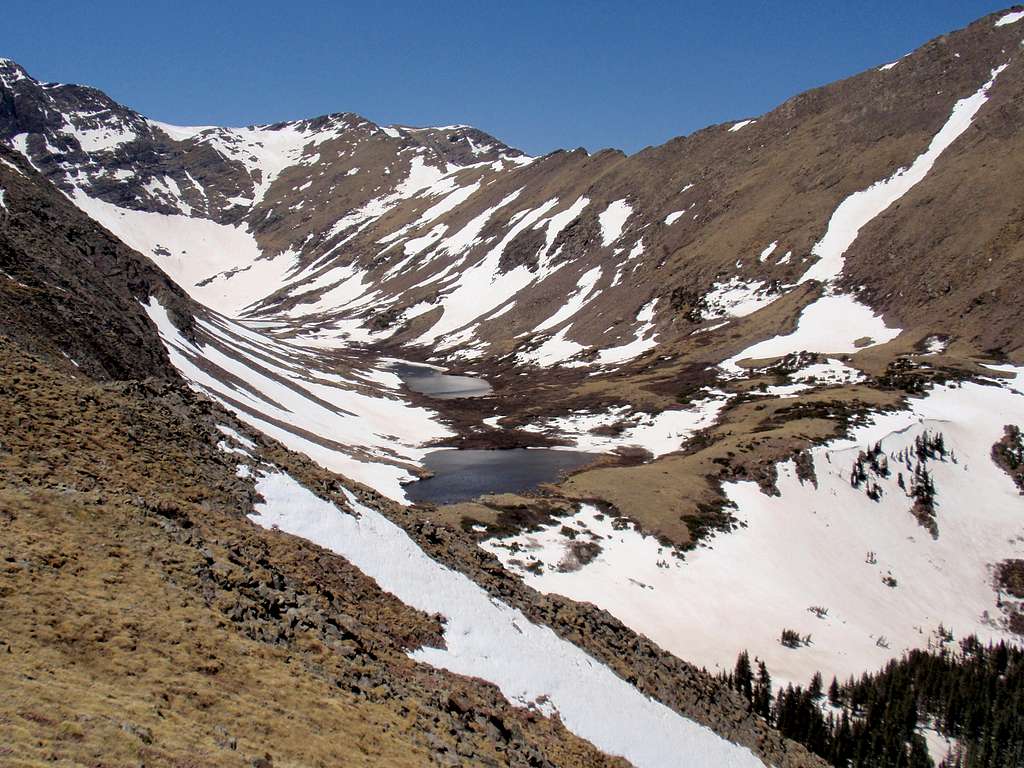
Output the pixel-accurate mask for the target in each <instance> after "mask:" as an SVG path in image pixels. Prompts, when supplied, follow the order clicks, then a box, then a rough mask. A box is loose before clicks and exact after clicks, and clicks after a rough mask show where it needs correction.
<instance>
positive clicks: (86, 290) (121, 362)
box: [0, 146, 193, 379]
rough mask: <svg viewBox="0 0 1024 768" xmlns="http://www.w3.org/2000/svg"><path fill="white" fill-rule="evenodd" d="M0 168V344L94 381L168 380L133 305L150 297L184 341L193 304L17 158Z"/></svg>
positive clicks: (7, 158)
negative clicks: (8, 341)
mask: <svg viewBox="0 0 1024 768" xmlns="http://www.w3.org/2000/svg"><path fill="white" fill-rule="evenodd" d="M0 160H2V161H3V162H0V188H2V189H3V190H4V204H5V206H6V208H5V209H2V210H0V334H3V335H6V336H8V337H9V338H12V339H15V340H17V341H18V342H19V343H20V344H21V345H22V346H23V347H24V348H26V349H29V350H32V351H33V352H35V353H37V354H45V355H46V356H47V357H49V358H50V359H51V360H54V361H60V362H61V363H62V364H63V365H69V364H71V365H73V366H75V367H77V368H79V369H80V370H81V371H82V372H84V373H86V374H88V375H89V376H92V377H95V378H100V379H108V378H109V379H142V378H146V377H148V376H162V377H166V378H174V379H176V378H177V376H178V374H177V372H176V371H175V370H174V369H173V367H172V366H171V365H170V362H169V360H168V359H167V353H166V352H165V351H164V349H163V345H162V344H161V342H160V339H159V337H158V335H157V333H156V329H155V328H154V327H153V324H152V323H151V322H150V321H149V318H148V317H146V315H145V313H144V312H143V311H142V308H141V307H140V306H139V303H140V302H145V301H148V299H149V297H150V296H157V297H158V298H159V299H160V301H161V303H166V306H168V307H170V308H171V310H170V311H171V312H172V314H173V317H174V319H175V321H176V322H177V323H178V324H179V325H180V327H181V328H182V329H184V330H185V331H186V332H187V331H188V328H189V326H190V323H191V322H192V307H193V305H192V303H191V301H190V300H189V299H188V298H187V297H186V296H185V294H184V293H183V292H182V290H181V289H180V288H178V286H177V285H175V284H174V283H173V282H171V280H169V279H168V278H167V276H166V275H165V274H164V273H163V272H161V271H160V270H159V269H158V268H157V267H155V266H154V265H153V263H152V262H151V261H150V260H149V259H146V258H145V257H143V256H140V255H139V254H138V253H136V252H134V251H132V250H131V249H129V248H128V247H127V246H125V245H124V244H123V243H121V242H120V241H119V240H117V239H115V238H114V237H112V236H111V235H110V233H108V232H107V231H106V230H104V229H103V228H102V227H100V226H99V225H97V224H96V223H95V222H94V221H93V220H92V219H90V218H89V217H88V216H86V215H85V214H83V213H82V212H81V211H79V210H78V209H77V208H76V207H75V206H74V205H72V204H71V203H70V202H68V200H67V199H66V198H65V197H64V196H63V195H62V194H60V193H59V192H58V191H57V190H56V189H54V188H53V187H52V186H51V185H50V184H49V183H47V182H46V180H45V179H43V178H42V177H41V176H40V175H39V174H38V173H36V172H35V171H34V170H32V168H30V167H29V166H28V164H27V163H26V162H25V161H24V159H23V158H21V157H19V156H17V155H16V154H15V153H13V152H11V151H10V150H9V149H7V148H6V147H2V146H0ZM69 361H74V362H73V364H72V363H70V362H69Z"/></svg>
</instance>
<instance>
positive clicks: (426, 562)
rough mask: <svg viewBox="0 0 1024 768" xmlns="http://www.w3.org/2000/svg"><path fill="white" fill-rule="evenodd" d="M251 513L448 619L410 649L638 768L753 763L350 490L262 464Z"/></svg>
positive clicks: (745, 752) (751, 757)
mask: <svg viewBox="0 0 1024 768" xmlns="http://www.w3.org/2000/svg"><path fill="white" fill-rule="evenodd" d="M256 489H257V490H258V491H259V492H260V494H261V495H262V496H263V498H264V502H263V503H262V504H259V505H257V514H256V515H254V516H253V520H254V521H255V522H257V523H258V524H259V525H262V526H264V527H266V528H270V527H275V526H276V527H277V528H279V529H280V530H283V531H287V532H289V533H293V534H295V535H297V536H302V537H303V538H305V539H309V540H310V541H313V542H316V543H317V544H320V545H321V546H323V547H327V548H329V549H331V550H333V551H335V552H337V553H339V554H341V555H344V556H345V557H346V558H347V559H348V560H350V561H351V562H352V563H354V564H355V565H357V566H358V567H359V568H361V569H362V570H363V571H364V572H365V573H367V574H368V575H370V576H372V577H373V578H375V579H376V580H377V582H378V583H379V584H380V585H381V586H382V587H383V588H384V589H386V590H388V591H389V592H392V593H393V594H395V595H396V596H398V597H399V598H400V599H402V600H403V601H404V602H405V603H407V604H408V605H411V606H413V607H416V608H419V609H420V610H423V611H426V612H428V613H439V614H441V615H443V616H444V617H445V619H446V622H445V641H446V647H445V648H421V649H420V650H418V651H416V652H415V653H414V654H413V658H415V659H417V660H420V661H424V662H427V663H428V664H432V665H434V666H437V667H443V668H445V669H450V670H451V671H453V672H458V673H460V674H464V675H469V676H472V677H481V678H483V679H485V680H490V681H491V682H493V683H495V684H496V685H497V686H498V687H499V688H501V690H502V692H503V693H504V694H505V696H506V697H507V698H508V699H509V700H510V701H514V702H518V703H521V704H522V705H524V706H533V707H536V708H538V709H539V710H541V711H543V712H546V713H558V715H559V717H560V718H561V720H562V722H563V723H564V724H565V725H566V727H567V728H569V729H570V730H571V731H573V732H574V733H576V734H578V735H580V736H582V737H583V738H585V739H587V740H588V741H590V742H591V743H593V744H594V745H595V746H597V747H598V748H600V749H601V750H603V751H605V752H608V753H609V754H613V755H622V756H624V757H626V758H627V759H628V760H629V761H630V762H631V763H632V764H633V765H635V766H638V768H647V767H648V766H650V767H651V768H655V767H660V766H676V765H679V764H680V761H684V762H685V764H686V765H692V766H698V767H699V768H703V767H705V766H706V767H707V768H712V767H714V768H718V767H719V766H760V765H762V762H761V761H760V760H758V759H757V758H756V757H755V756H754V755H753V754H752V753H751V752H750V751H749V750H747V749H744V748H742V747H738V746H736V745H735V744H731V743H729V742H728V741H726V740H725V739H723V738H721V737H720V736H717V735H716V734H715V733H713V732H712V731H711V730H709V729H707V728H704V727H702V726H699V725H697V724H696V723H694V722H692V721H690V720H687V719H685V718H683V717H680V716H679V715H677V714H676V713H675V712H673V711H672V710H670V709H669V708H667V707H665V706H664V705H662V704H659V703H657V702H655V701H652V700H651V699H649V698H646V697H645V696H643V695H642V694H641V693H639V692H638V691H637V690H636V689H635V688H633V687H632V686H630V685H629V684H628V683H626V682H625V681H623V680H622V679H621V678H619V677H617V676H616V675H615V674H614V673H612V671H611V670H609V669H608V668H607V667H606V666H604V665H603V664H601V663H599V662H598V661H596V660H595V659H593V658H591V657H590V656H588V655H587V654H585V653H584V652H583V651H581V650H580V649H579V648H577V647H576V646H574V645H573V644H572V643H569V642H566V641H565V640H562V639H560V638H559V637H558V636H557V635H555V633H554V632H552V631H551V630H550V629H549V628H547V627H542V626H538V625H536V624H534V623H532V622H531V621H530V620H529V619H527V618H526V617H525V616H524V615H523V614H522V613H521V612H520V611H518V610H515V609H513V608H510V607H509V606H507V605H505V604H503V603H501V602H499V601H497V600H495V599H494V598H492V597H491V596H490V595H488V593H487V592H485V591H484V590H483V589H481V588H480V587H479V586H477V585H476V584H474V583H473V582H472V581H470V580H469V579H468V578H467V577H466V576H464V575H463V574H461V573H457V572H455V571H451V570H449V569H447V568H445V567H444V566H442V565H439V564H438V563H436V562H435V561H434V560H432V559H430V558H429V557H428V556H427V555H426V554H424V553H423V551H422V550H420V549H419V548H418V547H417V546H416V544H415V543H414V542H413V541H412V540H411V539H410V538H409V537H408V536H407V535H406V533H405V532H404V531H403V530H402V529H401V528H399V527H398V526H397V525H395V524H394V523H392V522H391V521H389V520H388V519H387V518H385V517H383V516H382V515H381V514H380V513H378V512H376V511H375V510H373V509H370V508H369V507H367V506H365V505H364V504H361V503H359V501H358V500H357V499H356V498H355V497H354V496H353V495H351V494H350V493H347V494H346V495H347V498H348V503H349V506H350V507H351V508H352V512H353V513H354V514H347V513H345V512H342V511H341V510H339V509H338V508H337V507H336V506H334V505H333V504H330V503H329V502H326V501H323V500H322V499H319V498H317V497H316V496H314V495H313V494H312V493H310V492H309V491H308V490H306V489H305V488H303V487H302V486H301V485H299V484H298V483H296V482H295V480H293V479H292V478H291V477H289V476H288V475H286V474H283V473H280V472H274V471H269V472H261V473H259V475H258V481H257V483H256Z"/></svg>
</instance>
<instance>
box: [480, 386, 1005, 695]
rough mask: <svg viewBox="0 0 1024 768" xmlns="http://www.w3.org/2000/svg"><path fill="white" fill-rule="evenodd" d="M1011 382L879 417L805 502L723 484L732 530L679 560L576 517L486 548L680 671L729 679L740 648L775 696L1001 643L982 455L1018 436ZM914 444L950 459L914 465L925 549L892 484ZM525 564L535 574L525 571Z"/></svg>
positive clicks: (781, 484)
mask: <svg viewBox="0 0 1024 768" xmlns="http://www.w3.org/2000/svg"><path fill="white" fill-rule="evenodd" d="M1013 372H1014V374H1015V376H1016V379H1015V381H1014V382H1013V384H1012V386H1013V387H1016V390H1014V389H1012V388H1011V387H1009V386H1007V387H997V386H985V385H982V384H975V383H965V384H963V385H960V386H958V385H952V386H948V387H936V388H935V389H934V390H933V391H932V392H931V393H930V394H929V395H928V396H927V397H925V398H922V399H918V400H913V401H911V402H910V408H909V409H908V410H906V411H902V412H898V413H891V414H881V415H878V416H875V417H874V418H873V420H872V423H871V424H869V425H868V426H865V427H861V428H859V429H857V430H855V432H854V434H853V436H852V439H849V440H838V441H835V442H833V443H832V444H830V445H825V446H820V447H818V448H815V449H813V451H812V455H813V462H814V470H815V473H816V480H817V487H815V485H814V484H812V483H811V482H801V481H800V480H799V479H798V478H797V476H796V470H795V468H794V466H793V464H792V462H786V463H783V464H781V465H779V479H778V488H779V491H780V494H781V495H779V496H767V495H765V494H764V493H762V492H761V491H760V490H759V489H758V487H757V485H756V484H755V483H752V482H740V483H733V484H728V485H727V486H726V492H727V495H728V497H729V499H730V500H731V501H733V502H734V503H735V504H736V505H737V509H736V511H735V515H736V517H737V518H738V519H739V520H740V522H741V523H742V526H741V527H740V528H738V529H736V530H735V531H733V532H731V533H729V534H722V535H719V536H716V537H715V538H714V539H712V540H711V541H710V543H709V546H708V547H706V548H698V549H696V550H694V551H691V552H687V553H686V556H685V560H681V559H678V558H676V557H675V556H673V555H672V553H671V552H670V551H669V550H667V549H665V548H663V547H661V546H660V545H659V543H658V541H657V540H656V539H654V538H653V537H645V536H643V535H642V534H640V533H638V532H636V531H635V530H633V529H631V528H626V529H623V530H617V529H616V528H615V526H613V525H612V523H611V520H610V519H609V518H607V517H605V516H603V515H600V514H599V513H598V510H596V509H595V508H593V507H590V506H587V505H584V506H583V507H582V508H581V509H580V511H579V512H578V513H577V514H576V515H575V516H573V517H572V518H570V519H561V520H558V521H556V523H555V524H554V525H553V526H548V527H546V528H544V529H542V530H541V531H539V532H536V533H526V534H520V535H519V536H516V537H513V538H511V539H508V540H492V541H490V542H488V543H486V544H485V546H486V548H488V549H490V550H491V551H493V552H494V553H495V554H497V555H498V556H499V557H500V558H501V559H502V561H503V562H504V563H505V564H506V565H507V566H509V567H511V568H513V569H515V570H516V571H517V572H519V573H521V574H522V576H523V578H524V580H525V581H526V582H527V583H528V584H529V585H531V586H533V587H536V588H537V589H540V590H542V591H546V592H557V593H559V594H562V595H565V596H567V597H570V598H572V599H574V600H585V601H590V602H593V603H594V604H596V605H598V606H599V607H602V608H605V609H607V610H608V611H610V612H611V613H613V614H614V615H615V616H617V617H618V618H619V619H620V620H622V621H623V622H624V623H625V624H627V625H628V626H630V627H631V628H633V629H634V630H636V631H637V632H641V633H643V634H645V635H647V636H648V637H650V638H651V639H652V640H654V641H655V642H657V643H658V644H659V645H661V646H662V647H663V648H665V649H666V650H668V651H670V652H672V653H674V654H676V655H677V656H679V657H680V658H684V659H688V660H690V661H693V662H695V663H697V664H702V665H707V666H708V667H715V666H718V667H720V668H723V669H731V667H732V664H733V663H734V662H735V659H736V655H737V654H738V653H739V652H740V651H742V650H744V649H748V650H749V651H750V653H751V654H752V655H756V656H758V657H760V658H762V659H764V660H765V661H766V663H767V665H768V667H769V668H770V670H771V672H772V675H773V677H775V678H777V679H779V680H781V681H782V682H786V681H793V682H800V683H803V684H806V683H807V682H808V681H809V679H810V677H811V675H812V674H813V673H814V672H815V671H818V670H820V671H821V672H822V674H823V675H824V676H825V679H828V677H829V676H830V675H832V674H835V675H838V676H839V677H840V678H843V677H845V676H847V675H850V674H859V673H860V672H862V671H864V670H866V669H874V668H878V667H879V666H881V665H882V664H884V663H885V661H886V660H888V659H890V658H893V657H896V656H898V655H899V654H900V653H902V652H903V651H904V650H906V649H909V648H916V647H926V646H927V645H928V643H929V641H930V640H932V639H933V638H934V633H935V631H936V630H937V628H938V627H939V625H940V624H942V625H943V626H944V627H946V628H947V629H949V630H952V631H953V632H954V633H955V634H956V636H957V637H963V636H965V635H967V634H970V633H976V634H977V635H978V636H979V637H980V638H982V639H983V640H986V639H998V638H1002V637H1005V630H1004V628H1003V620H1002V617H1001V614H1000V610H999V608H998V606H997V600H998V597H997V593H996V591H995V590H994V588H993V586H992V573H991V568H992V565H993V563H996V562H998V561H1001V560H1003V559H1006V558H1020V557H1024V497H1022V496H1021V495H1020V493H1019V491H1018V489H1017V487H1016V486H1015V484H1014V483H1013V481H1012V480H1011V479H1010V478H1009V477H1008V476H1007V475H1006V474H1005V473H1004V472H1003V471H1002V470H1001V469H1000V468H998V467H997V466H996V465H995V464H994V462H993V461H992V459H991V450H992V445H993V444H994V443H996V442H997V441H998V440H999V439H1000V438H1001V437H1002V436H1003V427H1004V425H1006V424H1021V423H1024V396H1022V395H1021V391H1024V368H1021V369H1016V370H1015V371H1013ZM925 431H928V432H929V433H930V434H931V435H933V436H934V435H936V434H937V433H941V434H942V435H943V439H944V441H945V446H946V448H947V449H948V450H950V451H951V452H952V453H951V455H949V456H947V457H946V458H944V459H938V458H937V459H934V460H930V461H928V462H927V465H926V466H927V469H928V471H929V472H930V473H931V475H932V477H933V480H934V484H935V488H936V497H935V498H936V523H937V526H938V537H937V538H933V537H932V536H931V535H930V533H929V531H928V530H927V529H925V528H924V527H922V525H921V524H920V523H919V522H918V521H917V519H916V518H915V517H914V515H913V514H912V513H911V508H912V506H913V503H914V500H913V499H912V498H910V497H909V496H908V494H907V492H906V491H905V490H904V489H902V488H901V487H900V485H899V482H898V475H897V473H898V472H901V471H902V472H903V473H904V479H905V483H906V485H907V486H908V487H909V485H910V482H911V473H910V470H908V469H907V467H906V466H905V465H904V464H903V463H902V462H903V460H901V458H900V457H901V456H903V455H904V454H903V452H904V451H905V450H906V449H908V448H909V449H910V450H911V452H913V451H914V447H915V438H917V437H919V436H921V435H923V434H924V433H925ZM878 441H880V443H881V451H882V455H884V456H885V457H886V458H887V460H888V462H889V467H890V475H889V476H888V477H881V476H875V475H872V476H871V482H872V483H877V484H878V487H879V489H880V492H881V496H880V498H879V500H878V501H874V500H872V498H870V497H869V495H868V494H867V492H866V485H862V487H860V488H855V487H853V486H852V485H851V482H850V476H851V471H852V469H853V465H854V462H855V461H856V460H857V458H858V455H859V453H860V451H861V450H863V449H866V448H868V447H870V446H873V445H874V444H875V443H876V442H878ZM954 457H955V461H954V460H953V459H954ZM564 525H568V526H569V527H570V528H572V529H573V530H575V531H576V532H577V533H576V535H575V540H577V541H587V540H593V541H595V542H596V543H597V544H599V545H600V546H601V548H602V551H601V553H600V554H599V556H598V557H597V558H596V559H595V560H593V561H592V562H590V563H588V564H587V565H584V566H582V567H581V568H578V569H575V570H573V569H572V568H567V567H566V565H571V560H570V561H569V562H563V561H566V558H567V556H569V553H570V549H569V545H570V543H571V540H570V539H568V538H566V537H565V536H563V535H562V534H561V533H560V531H561V530H562V526H564ZM588 532H589V533H588ZM590 534H593V536H591V535H590ZM534 560H537V561H539V562H540V563H542V564H543V566H544V567H543V570H542V572H540V573H538V572H537V571H536V567H534V568H527V566H529V565H531V563H533V562H534ZM560 564H562V565H561V567H560ZM811 608H816V609H820V610H818V611H817V612H815V611H811V610H809V609H811ZM822 613H823V615H821V614H822ZM783 629H793V630H796V631H797V632H799V633H800V634H801V635H810V637H811V643H810V645H807V646H804V647H799V648H786V647H784V646H782V645H781V644H780V642H779V637H780V634H781V632H782V630H783Z"/></svg>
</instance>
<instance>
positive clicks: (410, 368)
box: [392, 363, 492, 400]
mask: <svg viewBox="0 0 1024 768" xmlns="http://www.w3.org/2000/svg"><path fill="white" fill-rule="evenodd" d="M392 370H394V372H395V373H397V374H398V378H400V379H401V380H402V381H403V382H404V383H405V386H407V387H408V388H409V389H411V390H412V391H413V392H419V393H420V394H422V395H426V396H427V397H436V398H437V399H438V400H453V399H455V398H457V397H483V396H484V395H489V394H491V391H492V390H491V385H490V384H488V383H487V381H486V380H484V379H479V378H476V377H475V376H451V375H449V374H447V373H442V372H441V371H439V370H437V369H436V368H433V367H431V366H429V365H417V364H416V363H395V364H394V365H392Z"/></svg>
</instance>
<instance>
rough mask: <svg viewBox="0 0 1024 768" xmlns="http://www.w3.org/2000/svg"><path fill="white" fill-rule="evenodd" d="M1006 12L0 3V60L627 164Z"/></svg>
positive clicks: (155, 95)
mask: <svg viewBox="0 0 1024 768" xmlns="http://www.w3.org/2000/svg"><path fill="white" fill-rule="evenodd" d="M1011 1H1012V0H1003V1H1002V2H983V1H982V0H856V1H850V2H834V1H831V0H825V2H812V1H811V0H806V1H804V2H788V3H786V2H754V1H752V0H751V1H747V2H744V1H743V0H734V2H704V1H696V0H695V1H694V2H686V1H685V0H669V1H659V2H643V1H642V0H639V1H637V2H633V3H630V2H621V1H620V2H604V1H603V0H593V1H592V2H558V0H547V1H544V0H536V1H535V0H520V2H505V3H499V2H488V0H476V2H467V3H458V2H450V1H449V2H404V1H403V0H361V1H360V2H326V1H324V2H321V1H318V0H312V1H310V2H297V1H295V0H293V1H292V2H280V0H278V1H277V2H264V1H263V0H249V2H236V1H235V0H208V2H202V3H200V2H190V1H189V0H179V1H178V2H162V1H153V2H147V1H146V0H133V1H131V2H129V1H127V0H93V1H92V2H54V1H53V0H4V2H3V8H2V11H0V18H2V26H0V56H7V57H9V58H13V59H15V60H16V61H18V62H19V63H21V64H22V65H23V66H24V67H25V68H26V69H28V71H29V72H30V73H31V74H32V75H34V76H35V77H37V78H39V79H42V80H51V81H59V82H80V83H86V84H89V85H94V86H96V87H98V88H100V89H102V90H104V91H106V92H107V93H109V94H110V95H111V96H112V97H114V98H115V99H117V100H118V101H120V102H123V103H125V104H127V105H128V106H130V107H133V108H134V109H137V110H138V111H140V112H142V113H143V114H145V115H147V116H149V117H153V118H156V119H159V120H163V121H166V122H173V123H179V124H186V125H189V124H191V125H195V124H219V125H245V124H251V123H264V122H275V121H278V120H286V119H292V118H297V117H311V116H315V115H319V114H324V113H326V112H342V111H350V112H358V113H360V114H362V115H364V116H366V117H368V118H370V119H371V120H374V121H375V122H378V123H382V124H387V123H404V124H409V125H445V124H450V123H469V124H471V125H475V126H477V127H479V128H481V129H483V130H485V131H488V132H490V133H493V134H494V135H496V136H497V137H498V138H500V139H503V140H504V141H506V142H507V143H509V144H512V145H513V146H518V147H521V148H522V149H525V150H526V151H528V152H530V153H533V154H539V153H543V152H547V151H550V150H552V149H556V148H559V147H568V148H572V147H577V146H584V147H586V148H588V149H590V150H595V149H600V148H602V147H609V146H610V147H618V148H620V149H624V150H626V151H628V152H633V151H636V150H638V149H640V148H642V147H644V146H646V145H648V144H659V143H661V142H663V141H665V140H667V139H669V138H671V137H673V136H677V135H680V134H685V133H690V132H692V131H694V130H696V129H698V128H701V127H703V126H705V125H708V124H711V123H716V122H723V121H726V120H731V119H736V118H743V117H747V116H751V115H756V114H759V113H762V112H764V111H767V110H768V109H770V108H772V107H773V106H775V105H776V104H778V103H779V102H781V101H783V100H784V99H786V98H787V97H789V96H791V95H793V94H795V93H799V92H800V91H803V90H806V89H807V88H810V87H813V86H816V85H821V84H824V83H827V82H831V81H832V80H836V79H839V78H841V77H845V76H847V75H851V74H854V73H856V72H859V71H861V70H863V69H866V68H868V67H870V66H873V65H876V64H882V63H885V62H886V61H890V60H892V59H894V58H896V57H898V56H900V55H902V54H904V53H906V52H907V51H909V50H911V49H913V48H915V47H917V46H918V45H920V44H921V43H923V42H925V41H926V40H928V39H930V38H932V37H935V36H937V35H940V34H942V33H944V32H948V31H951V30H954V29H957V28H959V27H962V26H964V25H966V24H967V23H969V22H971V21H973V20H974V19H975V18H977V17H979V16H983V15H985V14H986V13H990V12H992V11H995V10H999V9H1000V8H1003V7H1006V5H1008V4H1009V3H1010V2H1011Z"/></svg>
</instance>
